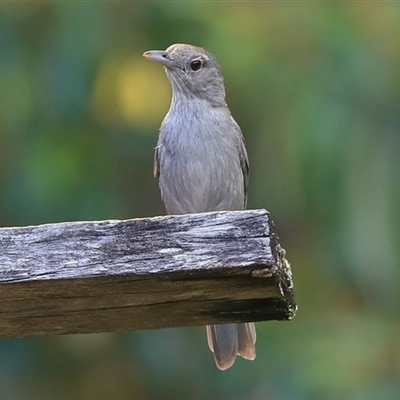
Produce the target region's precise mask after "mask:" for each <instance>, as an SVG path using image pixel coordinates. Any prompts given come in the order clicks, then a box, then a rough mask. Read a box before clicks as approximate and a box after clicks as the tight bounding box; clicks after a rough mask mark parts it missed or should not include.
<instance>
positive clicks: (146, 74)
mask: <svg viewBox="0 0 400 400" xmlns="http://www.w3.org/2000/svg"><path fill="white" fill-rule="evenodd" d="M170 92H171V91H170V88H169V83H168V80H167V78H166V77H165V75H164V73H163V71H162V69H161V68H160V67H159V66H156V65H152V64H151V63H149V61H147V60H145V59H142V57H138V56H134V57H131V58H129V59H123V60H121V59H118V57H116V58H113V59H112V60H110V61H108V62H106V63H105V64H103V66H102V67H101V68H100V70H99V72H98V74H97V78H96V82H95V86H94V90H93V97H92V109H93V113H94V115H95V117H96V119H98V120H99V121H100V122H103V123H108V122H112V121H116V122H120V121H121V120H122V121H124V122H125V123H126V124H128V125H131V126H139V127H148V126H153V125H154V124H155V121H157V123H159V122H160V121H161V119H162V118H163V116H164V114H165V113H166V111H167V109H168V106H169V103H170V99H171V93H170Z"/></svg>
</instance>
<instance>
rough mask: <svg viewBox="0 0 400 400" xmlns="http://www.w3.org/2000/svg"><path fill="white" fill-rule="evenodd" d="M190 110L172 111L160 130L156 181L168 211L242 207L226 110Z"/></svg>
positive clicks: (240, 182)
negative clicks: (203, 111) (157, 176)
mask: <svg viewBox="0 0 400 400" xmlns="http://www.w3.org/2000/svg"><path fill="white" fill-rule="evenodd" d="M193 111H194V110H192V112H191V113H188V112H187V110H186V111H183V110H180V111H179V113H178V114H175V115H174V113H171V111H170V113H169V114H168V115H167V117H166V119H165V120H164V122H163V124H162V127H161V130H160V138H159V168H160V178H159V179H160V181H159V182H160V188H161V192H162V196H163V200H164V202H165V204H166V207H167V211H168V212H169V213H170V214H186V213H193V212H205V211H216V210H234V209H243V207H244V197H245V194H244V185H243V173H242V171H241V168H240V162H239V156H238V150H237V148H236V145H235V141H234V137H233V135H232V132H229V125H228V124H227V123H225V122H224V118H225V114H224V113H222V112H221V113H220V115H218V113H216V112H214V113H212V112H209V113H206V114H204V113H202V112H197V113H195V112H193ZM185 112H186V115H185ZM182 115H184V117H183V118H182Z"/></svg>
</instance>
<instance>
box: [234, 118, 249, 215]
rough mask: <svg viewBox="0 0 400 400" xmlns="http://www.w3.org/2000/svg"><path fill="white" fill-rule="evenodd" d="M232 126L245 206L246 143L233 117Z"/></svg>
mask: <svg viewBox="0 0 400 400" xmlns="http://www.w3.org/2000/svg"><path fill="white" fill-rule="evenodd" d="M232 121H233V126H234V130H235V133H236V137H237V146H238V153H239V161H240V166H241V168H242V173H243V185H244V208H246V204H247V184H248V182H249V175H250V167H249V158H248V156H247V151H246V145H245V140H244V136H243V133H242V131H241V129H240V127H239V125H238V124H237V122H236V121H235V120H234V119H233V117H232Z"/></svg>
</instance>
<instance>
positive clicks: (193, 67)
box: [190, 60, 203, 71]
mask: <svg viewBox="0 0 400 400" xmlns="http://www.w3.org/2000/svg"><path fill="white" fill-rule="evenodd" d="M202 65H203V63H202V62H201V61H200V60H193V61H192V62H191V63H190V69H191V70H192V71H198V70H199V69H200V68H201V67H202Z"/></svg>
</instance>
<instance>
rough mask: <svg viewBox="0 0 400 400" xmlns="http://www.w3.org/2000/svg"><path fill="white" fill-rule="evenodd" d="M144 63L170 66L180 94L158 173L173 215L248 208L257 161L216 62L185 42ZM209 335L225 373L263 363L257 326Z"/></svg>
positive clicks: (165, 130) (165, 124)
mask: <svg viewBox="0 0 400 400" xmlns="http://www.w3.org/2000/svg"><path fill="white" fill-rule="evenodd" d="M143 56H144V57H145V58H147V59H148V60H150V61H153V62H155V63H158V64H161V65H162V66H163V67H164V70H165V72H166V75H167V77H168V80H169V82H170V85H171V88H172V100H171V105H170V108H169V111H168V112H167V114H166V116H165V118H164V120H163V121H162V123H161V127H160V132H159V137H158V141H157V146H156V148H155V153H154V169H153V172H154V176H155V177H158V180H159V187H160V191H161V197H162V199H163V201H164V204H165V207H166V210H167V213H168V214H170V215H180V214H190V213H201V212H208V211H227V210H243V209H245V208H246V202H247V183H248V178H249V161H248V156H247V151H246V147H245V142H244V137H243V134H242V131H241V129H240V127H239V125H238V124H237V122H236V121H235V120H234V118H233V117H232V114H231V112H230V110H229V108H228V106H227V103H226V100H225V86H224V79H223V76H222V72H221V67H220V65H219V64H218V62H217V60H216V58H215V57H214V56H213V55H212V54H211V53H210V52H209V51H207V50H205V49H203V48H201V47H197V46H193V45H190V44H182V43H178V44H173V45H171V46H169V47H168V48H167V49H166V50H150V51H146V52H145V53H144V54H143ZM206 331H207V341H208V345H209V348H210V350H211V351H212V352H213V353H214V359H215V363H216V366H217V367H218V368H219V369H220V370H226V369H228V368H230V367H231V366H232V365H233V363H234V362H235V359H236V356H237V355H239V356H242V357H243V358H245V359H248V360H254V359H255V357H256V352H255V342H256V329H255V326H254V323H252V322H250V323H239V324H220V325H210V326H207V327H206Z"/></svg>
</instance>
